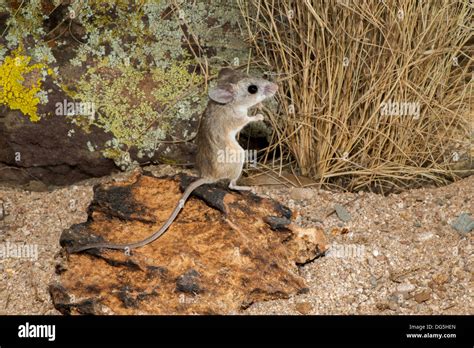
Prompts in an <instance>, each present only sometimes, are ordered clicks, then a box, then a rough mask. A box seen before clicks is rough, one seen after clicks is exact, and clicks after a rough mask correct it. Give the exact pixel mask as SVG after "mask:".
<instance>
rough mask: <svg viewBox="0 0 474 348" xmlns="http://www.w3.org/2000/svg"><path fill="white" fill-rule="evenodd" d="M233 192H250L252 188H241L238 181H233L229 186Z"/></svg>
mask: <svg viewBox="0 0 474 348" xmlns="http://www.w3.org/2000/svg"><path fill="white" fill-rule="evenodd" d="M229 188H230V189H231V190H236V191H250V190H251V189H252V188H251V187H250V186H239V185H237V179H232V180H231V181H230V184H229Z"/></svg>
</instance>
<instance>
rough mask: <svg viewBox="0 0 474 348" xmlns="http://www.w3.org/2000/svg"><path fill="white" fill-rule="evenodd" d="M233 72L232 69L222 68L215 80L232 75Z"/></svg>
mask: <svg viewBox="0 0 474 348" xmlns="http://www.w3.org/2000/svg"><path fill="white" fill-rule="evenodd" d="M234 73H235V71H234V69H232V68H222V69H221V70H220V71H219V74H218V75H217V78H218V79H219V80H220V79H222V78H224V77H227V76H230V75H232V74H234Z"/></svg>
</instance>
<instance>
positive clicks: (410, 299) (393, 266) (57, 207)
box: [0, 166, 474, 314]
mask: <svg viewBox="0 0 474 348" xmlns="http://www.w3.org/2000/svg"><path fill="white" fill-rule="evenodd" d="M154 172H155V173H158V174H163V175H165V174H174V173H175V172H176V171H175V169H173V168H170V167H168V166H159V167H157V168H155V170H154ZM127 175H128V174H123V173H122V174H117V175H114V176H113V177H114V178H115V179H117V180H120V178H123V177H125V176H127ZM110 179H111V178H110V177H105V178H101V179H94V180H87V181H85V182H81V183H80V184H77V185H74V186H70V187H64V188H57V189H54V190H51V191H44V192H32V191H26V190H23V189H19V188H11V187H2V186H0V277H1V278H0V314H59V312H58V311H56V310H55V309H54V307H53V305H52V303H51V298H50V295H49V293H48V285H49V284H50V283H51V282H52V281H54V280H55V277H56V275H55V265H56V261H55V255H56V254H57V253H58V252H59V251H60V246H59V243H58V240H59V236H60V234H61V232H62V230H63V229H65V228H67V227H69V226H70V225H72V224H76V223H80V222H83V221H85V219H86V217H87V214H86V210H87V207H88V205H89V203H90V201H91V200H92V193H93V185H94V184H97V183H99V182H104V181H109V180H110ZM34 189H35V190H41V189H45V188H44V187H41V185H35V187H34ZM254 192H255V193H257V194H260V195H263V196H269V197H271V198H274V199H276V200H278V201H280V202H281V203H283V204H285V205H287V206H288V207H290V208H291V209H292V210H294V211H299V216H298V217H297V220H296V221H297V223H298V224H300V225H302V226H305V227H307V226H321V227H323V228H324V229H325V232H326V234H327V236H328V238H329V240H330V243H331V245H330V247H331V250H330V252H329V253H328V254H327V255H326V256H323V257H320V258H318V259H316V260H314V261H312V262H310V263H307V264H305V265H301V266H300V267H299V270H300V274H301V276H302V277H304V279H305V280H306V282H307V284H308V286H309V289H310V291H309V292H308V293H305V294H301V295H295V296H293V297H291V298H289V299H285V300H276V301H268V302H261V303H254V304H253V305H251V306H250V307H249V308H247V309H245V310H243V311H242V314H474V299H473V289H474V287H473V271H474V259H473V256H472V255H473V245H472V242H473V235H474V231H471V232H468V233H460V232H458V231H456V230H455V229H454V228H453V227H452V226H451V224H452V223H453V221H455V219H456V218H457V217H458V216H459V215H461V214H462V213H470V214H471V215H473V216H474V209H473V203H472V197H474V176H471V177H468V178H465V179H463V180H461V181H458V182H456V183H453V184H451V185H449V186H445V187H440V188H423V189H416V190H410V191H407V192H404V193H401V194H391V195H390V196H387V197H384V196H382V195H378V194H372V193H367V192H359V193H340V192H330V191H326V190H320V189H291V188H274V187H269V186H260V187H256V188H255V189H254ZM335 204H339V205H340V207H338V212H337V213H336V212H334V205H335ZM343 220H345V221H343ZM15 250H16V251H17V254H15ZM7 251H8V252H7ZM20 253H21V255H18V254H20ZM18 256H21V257H18Z"/></svg>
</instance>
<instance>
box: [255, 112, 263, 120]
mask: <svg viewBox="0 0 474 348" xmlns="http://www.w3.org/2000/svg"><path fill="white" fill-rule="evenodd" d="M264 119H265V117H263V115H262V114H256V115H255V117H254V121H263V120H264Z"/></svg>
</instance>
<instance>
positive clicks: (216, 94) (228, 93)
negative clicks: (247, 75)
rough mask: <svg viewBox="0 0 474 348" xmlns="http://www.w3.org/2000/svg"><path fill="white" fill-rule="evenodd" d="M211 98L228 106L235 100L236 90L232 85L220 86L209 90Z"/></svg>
mask: <svg viewBox="0 0 474 348" xmlns="http://www.w3.org/2000/svg"><path fill="white" fill-rule="evenodd" d="M209 98H211V99H212V100H214V101H215V102H218V103H220V104H227V103H230V102H231V101H232V100H234V88H233V86H232V84H230V83H225V84H220V85H217V86H215V87H212V88H210V89H209Z"/></svg>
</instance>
